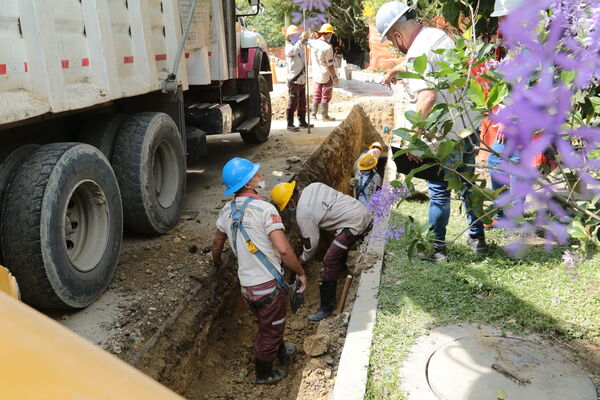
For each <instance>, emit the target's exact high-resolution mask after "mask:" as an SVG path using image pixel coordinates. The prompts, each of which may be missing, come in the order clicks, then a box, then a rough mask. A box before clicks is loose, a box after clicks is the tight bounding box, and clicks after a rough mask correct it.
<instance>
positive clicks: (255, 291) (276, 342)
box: [212, 157, 306, 384]
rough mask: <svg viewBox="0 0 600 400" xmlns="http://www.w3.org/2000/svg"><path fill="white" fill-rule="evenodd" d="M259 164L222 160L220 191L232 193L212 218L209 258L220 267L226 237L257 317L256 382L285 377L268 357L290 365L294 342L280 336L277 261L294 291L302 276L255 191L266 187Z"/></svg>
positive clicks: (283, 297)
mask: <svg viewBox="0 0 600 400" xmlns="http://www.w3.org/2000/svg"><path fill="white" fill-rule="evenodd" d="M259 168H260V164H253V163H252V162H250V161H248V160H246V159H243V158H237V157H236V158H233V159H231V160H229V162H227V164H225V167H224V168H223V172H222V178H223V183H225V186H226V187H227V188H226V189H225V195H227V196H228V195H232V194H233V195H235V197H234V199H233V200H231V201H230V202H228V203H227V204H225V206H224V207H223V209H222V210H221V213H220V214H219V218H218V219H217V232H216V234H215V238H214V240H213V245H212V257H213V261H214V263H215V266H220V265H221V264H222V263H223V260H222V258H221V254H222V252H223V247H224V245H225V241H226V240H229V242H230V243H231V249H232V250H233V252H234V253H235V254H236V255H237V258H238V267H239V268H238V277H239V279H240V285H241V289H242V296H243V297H244V299H245V300H246V302H247V303H248V305H249V306H250V309H251V310H252V312H253V313H254V315H255V316H256V317H257V318H258V339H257V341H256V345H255V347H254V350H255V356H256V363H255V365H256V383H258V384H264V383H274V382H277V381H279V380H280V379H282V378H284V377H285V375H286V372H285V371H284V370H282V369H273V361H274V360H275V358H278V359H279V362H280V363H281V364H282V365H289V364H290V363H291V362H292V356H293V354H294V352H295V346H294V345H293V344H291V343H284V341H283V333H284V330H285V318H286V314H287V302H288V296H287V293H286V291H287V290H288V289H289V287H288V286H287V283H286V282H285V280H284V279H283V268H282V266H281V262H282V261H283V263H284V264H285V265H287V266H288V267H289V268H290V269H291V270H292V271H293V272H295V273H296V281H297V283H298V284H299V286H300V288H299V289H298V292H303V291H304V289H306V275H305V273H304V269H303V268H302V265H301V264H300V262H299V261H298V258H297V257H296V255H295V254H294V251H293V250H292V248H291V246H290V244H289V242H288V240H287V237H286V236H285V228H284V226H283V223H282V221H281V217H280V216H279V213H278V212H277V210H276V209H275V207H273V205H272V204H270V203H268V202H267V201H265V200H264V199H263V198H262V197H260V196H259V195H258V194H257V189H258V188H264V187H265V181H264V178H263V175H262V174H261V173H260V172H258V169H259Z"/></svg>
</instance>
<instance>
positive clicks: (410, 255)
mask: <svg viewBox="0 0 600 400" xmlns="http://www.w3.org/2000/svg"><path fill="white" fill-rule="evenodd" d="M417 242H418V241H417V240H413V241H412V242H411V243H410V245H409V246H408V251H407V253H408V254H407V255H408V258H409V259H411V260H412V259H413V258H415V256H416V255H417V252H416V246H417Z"/></svg>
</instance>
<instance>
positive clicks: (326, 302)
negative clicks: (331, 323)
mask: <svg viewBox="0 0 600 400" xmlns="http://www.w3.org/2000/svg"><path fill="white" fill-rule="evenodd" d="M336 287H337V281H331V282H319V292H320V293H321V306H320V307H319V309H318V310H317V312H316V313H314V314H311V315H309V316H308V320H309V321H310V322H319V321H320V320H322V319H325V318H327V317H329V316H330V315H331V314H333V309H334V308H335V289H336Z"/></svg>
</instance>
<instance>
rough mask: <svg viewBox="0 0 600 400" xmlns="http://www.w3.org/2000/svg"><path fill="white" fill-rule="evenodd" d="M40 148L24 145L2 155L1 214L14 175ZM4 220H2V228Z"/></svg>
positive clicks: (0, 179)
mask: <svg viewBox="0 0 600 400" xmlns="http://www.w3.org/2000/svg"><path fill="white" fill-rule="evenodd" d="M38 147H40V146H39V145H37V144H24V145H20V146H16V147H11V148H9V149H7V150H5V151H3V152H2V153H0V212H1V210H2V203H3V201H4V195H5V193H6V189H7V188H8V185H9V183H10V179H11V178H12V175H13V173H14V172H15V171H16V170H17V168H19V167H20V166H21V164H22V163H23V160H25V158H27V156H28V155H29V154H31V152H32V151H34V150H35V149H37V148H38ZM1 227H2V220H1V219H0V228H1ZM0 249H2V241H1V240H0ZM0 264H3V260H2V253H1V252H0Z"/></svg>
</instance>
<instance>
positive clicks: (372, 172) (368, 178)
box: [356, 170, 375, 199]
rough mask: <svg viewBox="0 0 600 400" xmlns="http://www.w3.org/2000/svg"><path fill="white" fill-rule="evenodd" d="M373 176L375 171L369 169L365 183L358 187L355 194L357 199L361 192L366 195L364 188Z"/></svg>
mask: <svg viewBox="0 0 600 400" xmlns="http://www.w3.org/2000/svg"><path fill="white" fill-rule="evenodd" d="M374 177H375V171H373V170H371V172H370V173H369V176H368V177H367V180H366V181H365V183H364V184H363V185H360V186H359V187H358V193H357V194H356V198H357V199H358V198H360V196H361V195H363V194H364V195H365V196H366V193H365V190H366V189H367V187H368V186H369V183H371V181H372V180H373V178H374Z"/></svg>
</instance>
